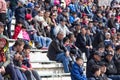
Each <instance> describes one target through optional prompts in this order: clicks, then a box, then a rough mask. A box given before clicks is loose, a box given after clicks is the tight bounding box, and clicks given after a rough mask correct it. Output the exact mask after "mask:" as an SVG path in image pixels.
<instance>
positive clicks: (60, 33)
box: [57, 31, 64, 40]
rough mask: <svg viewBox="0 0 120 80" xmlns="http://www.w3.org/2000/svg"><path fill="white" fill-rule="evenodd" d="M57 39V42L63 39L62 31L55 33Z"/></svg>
mask: <svg viewBox="0 0 120 80" xmlns="http://www.w3.org/2000/svg"><path fill="white" fill-rule="evenodd" d="M57 38H58V39H59V40H63V38H64V33H63V31H59V32H58V33H57Z"/></svg>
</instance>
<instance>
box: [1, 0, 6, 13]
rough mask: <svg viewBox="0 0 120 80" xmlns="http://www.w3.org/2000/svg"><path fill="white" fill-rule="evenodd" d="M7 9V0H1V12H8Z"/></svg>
mask: <svg viewBox="0 0 120 80" xmlns="http://www.w3.org/2000/svg"><path fill="white" fill-rule="evenodd" d="M6 11H7V4H6V2H5V0H0V13H6Z"/></svg>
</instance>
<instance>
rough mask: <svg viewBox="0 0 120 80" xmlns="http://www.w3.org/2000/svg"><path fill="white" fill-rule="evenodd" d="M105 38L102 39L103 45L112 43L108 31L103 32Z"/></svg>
mask: <svg viewBox="0 0 120 80" xmlns="http://www.w3.org/2000/svg"><path fill="white" fill-rule="evenodd" d="M105 38H106V39H105V40H104V44H105V46H108V45H113V43H112V40H111V39H110V38H111V36H110V33H106V34H105Z"/></svg>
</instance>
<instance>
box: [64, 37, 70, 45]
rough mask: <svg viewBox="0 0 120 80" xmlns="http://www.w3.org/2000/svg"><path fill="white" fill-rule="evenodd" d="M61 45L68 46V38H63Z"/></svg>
mask: <svg viewBox="0 0 120 80" xmlns="http://www.w3.org/2000/svg"><path fill="white" fill-rule="evenodd" d="M63 44H65V45H66V44H69V38H68V37H65V38H64V39H63Z"/></svg>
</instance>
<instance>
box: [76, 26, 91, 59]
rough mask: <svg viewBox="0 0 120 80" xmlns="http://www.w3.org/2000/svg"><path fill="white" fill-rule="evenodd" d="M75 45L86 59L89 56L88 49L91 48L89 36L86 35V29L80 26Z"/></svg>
mask: <svg viewBox="0 0 120 80" xmlns="http://www.w3.org/2000/svg"><path fill="white" fill-rule="evenodd" d="M75 45H76V46H77V47H78V48H79V49H80V50H81V51H82V52H85V54H86V57H87V59H89V57H90V52H89V50H90V49H92V45H91V40H90V37H89V36H87V35H86V29H85V28H84V27H82V28H81V33H79V34H78V35H77V38H76V43H75Z"/></svg>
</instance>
